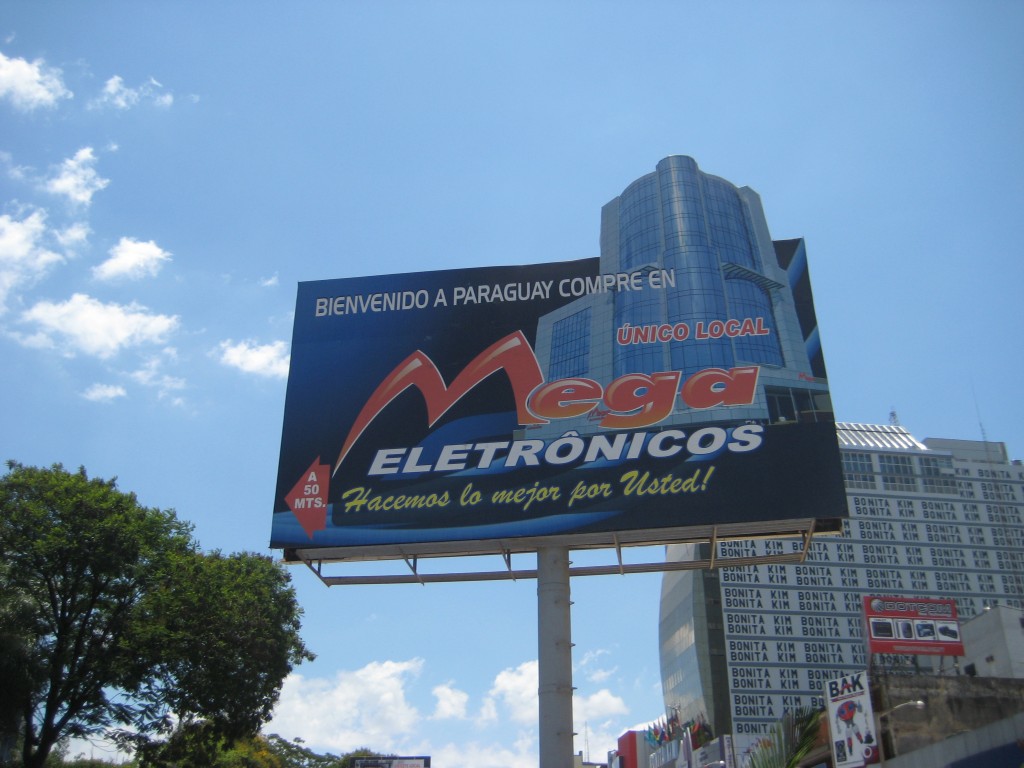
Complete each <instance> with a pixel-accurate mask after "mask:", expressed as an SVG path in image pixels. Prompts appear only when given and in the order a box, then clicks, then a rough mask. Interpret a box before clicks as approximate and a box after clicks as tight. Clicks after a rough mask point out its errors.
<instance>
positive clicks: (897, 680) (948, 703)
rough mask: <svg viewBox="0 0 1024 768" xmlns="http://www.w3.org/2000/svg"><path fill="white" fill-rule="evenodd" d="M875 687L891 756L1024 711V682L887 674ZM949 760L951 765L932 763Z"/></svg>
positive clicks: (883, 734)
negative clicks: (918, 705)
mask: <svg viewBox="0 0 1024 768" xmlns="http://www.w3.org/2000/svg"><path fill="white" fill-rule="evenodd" d="M872 687H873V688H874V695H873V696H872V699H873V701H872V703H873V706H874V709H875V716H876V718H878V719H879V720H880V736H881V742H882V746H883V749H885V755H886V757H892V756H897V755H905V754H906V753H908V752H912V751H914V750H919V749H922V748H923V747H927V746H928V745H931V744H938V743H940V742H946V741H947V740H948V739H950V738H951V737H954V736H956V735H957V734H964V733H967V732H969V731H977V730H979V729H981V728H984V727H985V726H987V725H991V724H992V723H996V722H999V721H1003V720H1008V719H1010V718H1013V717H1014V716H1017V715H1020V714H1021V713H1024V680H1014V679H1007V678H982V677H965V676H962V675H961V676H956V677H932V676H927V677H926V676H909V675H908V676H886V677H873V678H872ZM918 699H920V700H921V701H924V702H925V707H924V709H916V708H915V707H903V708H901V709H899V710H896V711H894V712H891V713H890V714H889V715H887V716H883V715H884V713H885V712H887V711H889V710H892V709H893V708H894V707H896V706H898V705H899V704H902V703H904V702H907V701H916V700H918ZM880 716H882V717H880ZM1022 733H1024V731H1022ZM944 764H947V763H928V764H927V765H933V766H934V765H944ZM923 765H924V764H923Z"/></svg>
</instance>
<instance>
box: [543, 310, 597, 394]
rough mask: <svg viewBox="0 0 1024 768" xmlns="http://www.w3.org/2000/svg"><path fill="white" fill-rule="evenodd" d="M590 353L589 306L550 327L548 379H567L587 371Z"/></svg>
mask: <svg viewBox="0 0 1024 768" xmlns="http://www.w3.org/2000/svg"><path fill="white" fill-rule="evenodd" d="M589 355H590V308H589V307H588V308H587V309H584V310H582V311H580V312H577V313H575V314H573V315H569V317H566V318H563V319H562V320H559V321H558V322H556V323H555V324H554V326H553V327H552V329H551V370H550V371H549V372H548V378H549V379H552V380H554V379H568V378H571V377H573V376H583V375H584V374H585V373H586V372H587V362H588V361H587V358H588V357H589Z"/></svg>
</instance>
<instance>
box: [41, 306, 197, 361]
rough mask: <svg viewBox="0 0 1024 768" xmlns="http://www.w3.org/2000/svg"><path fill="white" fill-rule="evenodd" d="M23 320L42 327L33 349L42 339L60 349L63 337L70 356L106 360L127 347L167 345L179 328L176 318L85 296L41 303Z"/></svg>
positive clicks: (140, 307) (138, 307)
mask: <svg viewBox="0 0 1024 768" xmlns="http://www.w3.org/2000/svg"><path fill="white" fill-rule="evenodd" d="M21 319H22V320H23V321H24V322H26V323H36V324H37V325H38V326H39V328H38V331H37V333H36V335H35V336H33V337H30V338H33V339H36V342H33V343H32V345H33V346H39V345H40V344H39V343H38V342H40V341H41V340H42V339H48V340H49V341H50V342H51V345H53V346H57V345H56V342H55V341H54V337H59V338H61V339H62V340H63V341H64V349H65V351H66V352H67V353H68V354H74V353H76V352H82V353H84V354H87V355H93V356H95V357H99V358H103V359H106V358H109V357H112V356H114V355H116V354H117V353H118V352H120V351H121V350H122V349H125V348H127V347H135V346H140V345H143V344H159V343H163V341H164V339H166V337H167V336H168V335H169V334H171V333H172V332H173V331H174V330H176V329H177V327H178V324H179V320H178V317H177V316H176V315H174V316H171V315H157V314H152V313H150V312H149V311H148V310H147V309H146V307H143V306H141V305H139V304H136V303H134V302H133V303H132V304H129V305H127V306H122V305H120V304H113V303H111V304H104V303H102V302H100V301H98V300H96V299H94V298H92V297H91V296H86V295H85V294H81V293H76V294H74V295H73V296H72V297H71V298H70V299H68V300H67V301H65V302H59V303H54V302H50V301H41V302H39V303H37V304H36V305H35V306H33V307H32V308H31V309H29V310H27V311H25V312H23V313H22V315H21ZM40 337H41V338H40ZM22 343H26V344H28V343H30V342H29V341H28V340H23V342H22Z"/></svg>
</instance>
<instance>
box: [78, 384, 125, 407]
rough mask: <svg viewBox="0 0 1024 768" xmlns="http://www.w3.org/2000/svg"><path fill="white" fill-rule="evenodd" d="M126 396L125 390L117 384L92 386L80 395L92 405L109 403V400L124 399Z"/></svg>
mask: <svg viewBox="0 0 1024 768" xmlns="http://www.w3.org/2000/svg"><path fill="white" fill-rule="evenodd" d="M127 394H128V392H127V391H126V390H125V388H124V387H122V386H120V385H119V384H93V385H92V386H91V387H89V388H88V389H87V390H85V392H83V393H82V397H84V398H85V399H86V400H92V401H93V402H94V403H109V402H110V401H111V400H116V399H117V398H119V397H125V396H126V395H127Z"/></svg>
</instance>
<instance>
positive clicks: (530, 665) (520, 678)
mask: <svg viewBox="0 0 1024 768" xmlns="http://www.w3.org/2000/svg"><path fill="white" fill-rule="evenodd" d="M496 702H501V703H502V704H503V705H504V709H505V711H506V712H507V713H508V716H509V717H510V718H511V719H512V720H514V721H515V722H517V723H527V724H533V723H536V722H537V718H538V717H539V716H540V715H539V711H538V707H537V662H536V661H524V662H523V663H522V664H520V665H519V666H518V667H516V668H515V669H505V670H502V671H501V672H499V673H498V675H497V677H495V678H494V685H492V686H491V690H490V692H489V693H488V694H487V699H486V700H485V701H484V706H483V709H482V710H481V715H480V719H481V720H485V721H486V720H492V719H494V716H496V712H497V710H496V706H495V704H496Z"/></svg>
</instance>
